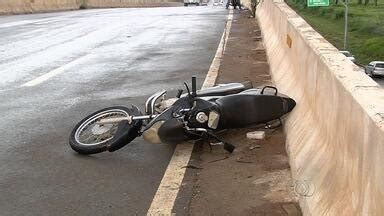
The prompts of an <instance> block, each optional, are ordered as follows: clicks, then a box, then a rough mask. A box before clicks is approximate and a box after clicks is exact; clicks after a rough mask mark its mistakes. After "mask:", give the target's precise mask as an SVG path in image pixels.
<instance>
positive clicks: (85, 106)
mask: <svg viewBox="0 0 384 216" xmlns="http://www.w3.org/2000/svg"><path fill="white" fill-rule="evenodd" d="M226 14H227V11H226V10H225V9H222V8H212V7H187V8H184V7H179V8H145V9H104V10H82V11H70V12H59V13H45V14H33V15H18V16H2V17H0V35H1V37H0V98H1V103H0V112H1V115H2V117H1V119H0V132H1V133H0V138H1V143H0V161H1V163H0V192H1V193H0V211H1V213H0V214H1V215H132V214H137V215H143V214H145V213H146V211H147V209H148V208H149V205H150V204H151V201H152V198H153V196H154V194H155V192H156V190H157V186H158V185H159V183H160V180H161V178H162V175H163V173H164V170H165V168H166V166H167V164H168V162H169V159H170V157H171V156H172V153H173V147H171V146H168V145H151V144H146V143H145V142H144V141H143V140H142V139H141V138H140V139H137V140H135V141H134V142H133V143H131V144H130V145H129V146H126V147H125V148H123V149H121V150H120V151H118V152H115V153H102V154H99V155H94V156H80V155H78V154H76V153H74V152H73V151H72V150H71V149H70V148H69V146H68V135H69V133H70V131H71V129H72V127H73V126H74V125H75V124H76V123H77V122H78V121H79V120H81V118H83V117H84V116H86V115H87V114H89V113H92V112H93V111H95V110H98V109H101V108H104V107H108V106H113V105H128V104H130V103H133V104H137V105H140V106H141V107H142V106H143V103H144V101H145V99H146V98H147V97H148V96H149V95H150V94H152V93H154V92H155V91H158V90H161V89H172V90H176V89H177V88H179V87H181V84H182V82H183V81H185V80H188V81H189V79H190V77H191V75H197V76H198V81H199V83H200V84H201V83H202V81H203V78H204V76H205V73H206V72H207V71H208V68H209V66H210V63H211V60H212V58H213V56H214V54H215V51H216V48H217V45H218V43H219V41H220V37H221V34H222V32H223V28H224V25H225V21H226Z"/></svg>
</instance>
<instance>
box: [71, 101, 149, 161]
mask: <svg viewBox="0 0 384 216" xmlns="http://www.w3.org/2000/svg"><path fill="white" fill-rule="evenodd" d="M132 115H141V112H140V110H139V109H138V108H137V107H135V106H132V108H127V107H123V106H113V107H108V108H104V109H101V110H99V111H96V112H94V113H92V114H90V115H89V116H87V117H85V118H84V119H83V120H81V121H80V122H79V123H78V124H77V125H76V126H75V127H74V128H73V130H72V132H71V134H70V136H69V145H70V146H71V148H72V149H73V150H74V151H76V152H77V153H79V154H84V155H89V154H97V153H101V152H104V151H115V150H117V149H120V148H122V147H123V146H125V145H126V144H128V143H129V142H131V141H132V140H133V139H135V138H136V137H137V136H138V135H139V131H140V129H141V126H142V121H141V120H136V121H132V122H131V123H130V124H129V123H128V121H127V120H124V121H120V122H119V123H112V124H105V125H99V124H96V122H97V121H98V120H100V119H103V118H107V117H108V118H109V117H128V116H132ZM86 135H88V136H86Z"/></svg>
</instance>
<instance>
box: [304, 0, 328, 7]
mask: <svg viewBox="0 0 384 216" xmlns="http://www.w3.org/2000/svg"><path fill="white" fill-rule="evenodd" d="M307 4H308V7H326V6H329V0H307Z"/></svg>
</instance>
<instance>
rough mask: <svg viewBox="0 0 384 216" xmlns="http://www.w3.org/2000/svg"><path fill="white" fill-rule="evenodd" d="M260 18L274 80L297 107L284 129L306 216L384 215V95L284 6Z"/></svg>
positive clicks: (266, 8)
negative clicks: (293, 100) (294, 101)
mask: <svg viewBox="0 0 384 216" xmlns="http://www.w3.org/2000/svg"><path fill="white" fill-rule="evenodd" d="M257 18H258V19H259V23H260V26H261V28H262V31H263V36H264V43H265V46H266V48H267V53H268V58H269V62H270V68H271V74H272V78H273V80H274V82H275V84H276V85H277V87H278V88H279V89H280V90H281V91H282V92H284V93H286V94H288V95H290V96H291V97H293V98H294V99H295V100H296V101H297V104H298V105H297V107H296V108H295V109H294V111H293V112H292V113H291V114H290V115H289V117H288V119H287V121H286V123H285V131H286V134H287V151H288V154H289V157H290V164H291V168H292V172H293V173H292V174H293V178H294V179H296V180H297V182H299V183H300V184H301V183H302V184H301V185H300V184H299V185H296V186H299V188H297V189H299V190H300V189H301V190H302V191H301V193H300V194H301V197H300V205H301V208H302V210H303V213H304V214H305V215H384V205H383V202H384V118H383V117H384V90H383V89H381V88H380V87H379V86H378V85H377V83H376V82H374V81H373V80H372V79H371V78H369V77H368V76H366V75H365V74H364V73H363V72H362V71H361V70H360V69H359V68H358V67H356V66H355V65H353V64H352V63H351V62H349V61H348V60H347V59H346V58H345V57H344V56H343V55H341V54H339V53H338V50H337V49H336V48H335V47H333V46H332V45H331V44H330V43H328V42H327V41H326V40H325V39H324V38H323V37H322V36H321V35H319V34H318V33H317V32H315V31H314V30H313V29H312V28H311V27H310V26H309V25H308V24H307V23H306V22H305V21H304V20H303V19H302V18H301V17H299V16H298V15H297V14H296V13H295V12H294V11H293V10H292V9H290V8H289V7H288V6H287V5H286V4H285V3H284V2H276V1H275V2H273V1H272V0H264V1H262V2H261V3H260V4H259V6H258V9H257Z"/></svg>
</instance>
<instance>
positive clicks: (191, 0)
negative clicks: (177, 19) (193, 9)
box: [184, 0, 207, 6]
mask: <svg viewBox="0 0 384 216" xmlns="http://www.w3.org/2000/svg"><path fill="white" fill-rule="evenodd" d="M191 4H193V5H196V6H199V5H207V1H204V0H184V6H188V5H191Z"/></svg>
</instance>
